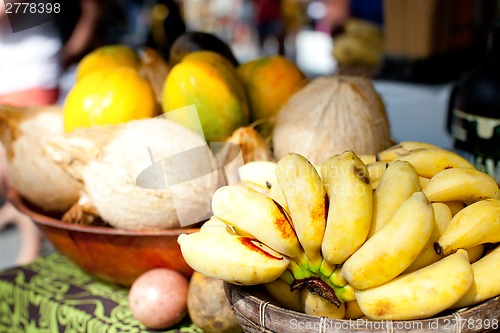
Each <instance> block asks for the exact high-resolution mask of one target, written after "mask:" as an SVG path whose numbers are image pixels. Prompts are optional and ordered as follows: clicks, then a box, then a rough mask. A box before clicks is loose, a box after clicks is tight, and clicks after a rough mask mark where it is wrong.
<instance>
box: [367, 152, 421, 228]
mask: <svg viewBox="0 0 500 333" xmlns="http://www.w3.org/2000/svg"><path fill="white" fill-rule="evenodd" d="M417 191H420V181H419V176H418V174H417V171H415V168H414V167H413V166H412V165H411V164H410V163H408V162H405V161H394V162H391V163H390V164H389V166H388V167H387V170H386V171H385V173H384V174H383V175H382V177H381V178H380V183H379V185H378V186H377V188H376V189H375V192H373V219H372V223H371V226H370V232H369V233H368V237H371V236H372V235H373V234H375V233H376V232H377V231H379V230H380V229H381V228H382V227H383V226H384V225H385V224H386V223H387V221H389V219H390V218H391V217H392V215H393V214H394V212H395V211H396V210H397V209H398V208H399V206H401V204H402V203H403V202H404V201H406V200H407V199H408V198H409V197H410V196H411V195H412V194H413V193H415V192H417Z"/></svg>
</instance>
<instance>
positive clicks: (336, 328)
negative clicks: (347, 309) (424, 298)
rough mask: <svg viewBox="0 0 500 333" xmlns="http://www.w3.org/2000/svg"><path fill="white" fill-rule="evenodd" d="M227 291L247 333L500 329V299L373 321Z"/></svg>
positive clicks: (245, 290)
mask: <svg viewBox="0 0 500 333" xmlns="http://www.w3.org/2000/svg"><path fill="white" fill-rule="evenodd" d="M224 289H225V292H226V295H227V297H228V299H229V303H230V304H231V306H232V307H233V311H234V313H235V315H236V318H237V319H238V321H239V323H240V325H241V326H242V328H243V331H244V332H247V333H257V332H268V333H274V332H275V333H295V332H296V333H339V332H419V333H424V332H425V333H427V332H462V333H465V332H494V331H495V332H497V331H498V329H499V328H500V319H499V318H500V296H497V297H495V298H492V299H490V300H488V301H485V302H483V303H480V304H478V305H476V306H474V307H470V308H464V309H460V310H459V311H456V312H448V313H443V314H440V315H438V316H435V317H432V318H429V319H421V320H407V321H401V320H399V321H398V320H393V321H373V320H368V319H352V320H347V319H330V318H326V317H316V316H311V315H306V314H304V313H299V312H296V311H291V310H287V309H285V308H282V307H279V306H277V305H275V304H273V301H272V300H271V299H270V298H268V297H266V295H265V294H264V293H263V292H262V291H261V290H259V289H256V288H255V287H241V286H236V285H232V284H229V283H224Z"/></svg>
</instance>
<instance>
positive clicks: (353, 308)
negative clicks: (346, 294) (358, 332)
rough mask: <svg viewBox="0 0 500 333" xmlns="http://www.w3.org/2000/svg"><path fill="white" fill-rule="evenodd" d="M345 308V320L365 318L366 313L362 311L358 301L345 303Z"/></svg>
mask: <svg viewBox="0 0 500 333" xmlns="http://www.w3.org/2000/svg"><path fill="white" fill-rule="evenodd" d="M344 306H345V314H344V319H358V318H361V317H363V316H364V313H363V311H361V308H360V307H359V304H358V302H357V301H356V300H354V301H349V302H345V303H344Z"/></svg>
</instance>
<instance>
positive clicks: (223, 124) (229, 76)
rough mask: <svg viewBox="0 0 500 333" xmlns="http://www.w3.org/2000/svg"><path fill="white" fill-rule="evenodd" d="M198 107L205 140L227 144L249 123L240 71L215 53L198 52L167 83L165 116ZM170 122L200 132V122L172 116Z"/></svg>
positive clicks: (164, 89)
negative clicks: (228, 140)
mask: <svg viewBox="0 0 500 333" xmlns="http://www.w3.org/2000/svg"><path fill="white" fill-rule="evenodd" d="M193 104H194V105H195V106H196V110H197V113H198V117H199V120H200V122H201V126H202V129H203V133H204V136H205V139H206V140H207V141H208V142H215V141H225V140H226V139H227V138H228V137H229V136H230V135H231V134H232V133H233V131H234V130H235V129H237V128H239V127H241V126H244V125H247V124H248V123H249V117H250V111H249V106H248V99H247V95H246V91H245V88H244V86H243V83H242V81H241V79H240V78H239V76H238V73H237V72H236V68H235V67H234V66H233V65H232V64H231V63H230V62H229V61H228V60H227V59H226V58H224V57H223V56H221V55H220V54H218V53H216V52H213V51H195V52H191V53H190V54H188V55H186V56H185V57H184V58H183V59H182V61H181V62H180V63H178V64H177V65H175V66H174V67H173V68H172V69H171V71H170V73H169V75H168V76H167V78H166V80H165V84H164V86H163V93H162V107H163V112H165V113H168V112H169V111H172V110H175V109H179V108H182V107H185V106H189V105H193ZM169 119H171V120H172V121H174V122H177V123H179V124H181V125H183V126H185V127H187V128H190V129H193V130H196V126H197V124H196V122H197V119H191V118H190V117H189V116H187V115H183V114H182V113H180V114H179V113H175V114H174V113H172V114H171V115H169Z"/></svg>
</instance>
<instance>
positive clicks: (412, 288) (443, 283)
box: [356, 250, 473, 320]
mask: <svg viewBox="0 0 500 333" xmlns="http://www.w3.org/2000/svg"><path fill="white" fill-rule="evenodd" d="M472 280H473V273H472V268H471V264H470V263H469V259H468V258H467V252H466V251H465V250H459V251H457V252H456V253H454V254H452V255H450V256H448V257H446V258H442V259H441V260H439V261H437V262H435V263H434V264H432V265H429V266H426V267H424V268H422V269H419V270H418V271H415V272H412V273H409V274H403V275H401V276H398V277H396V278H395V279H394V280H391V281H389V282H387V283H385V284H382V285H380V286H378V287H374V288H370V289H366V290H357V291H356V300H357V302H358V304H359V307H360V308H361V311H363V313H364V314H365V315H366V316H367V317H368V318H370V319H373V320H411V319H420V318H428V317H432V316H433V315H435V314H437V313H439V312H441V311H443V310H445V309H448V308H449V307H450V306H452V305H453V304H454V303H456V302H457V301H458V300H459V299H460V298H461V297H462V296H463V295H464V294H465V293H466V292H467V290H468V289H469V287H470V286H471V285H472Z"/></svg>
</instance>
